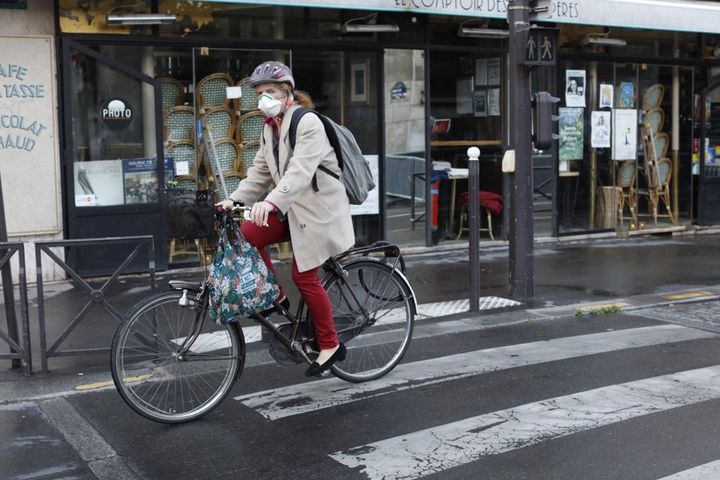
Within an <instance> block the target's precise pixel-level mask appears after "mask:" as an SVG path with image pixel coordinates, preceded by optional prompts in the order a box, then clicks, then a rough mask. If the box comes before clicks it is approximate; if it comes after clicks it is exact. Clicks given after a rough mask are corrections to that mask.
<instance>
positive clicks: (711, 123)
mask: <svg viewBox="0 0 720 480" xmlns="http://www.w3.org/2000/svg"><path fill="white" fill-rule="evenodd" d="M700 121H701V126H700V137H701V138H700V152H699V154H700V168H699V174H700V175H699V177H700V178H699V189H698V223H699V224H701V225H716V224H720V208H718V205H720V83H715V84H713V85H711V86H709V87H708V88H706V89H705V90H704V91H703V93H702V98H701V104H700ZM694 173H695V172H694Z"/></svg>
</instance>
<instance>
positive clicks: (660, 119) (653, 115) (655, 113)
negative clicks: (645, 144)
mask: <svg viewBox="0 0 720 480" xmlns="http://www.w3.org/2000/svg"><path fill="white" fill-rule="evenodd" d="M642 126H643V128H644V129H645V130H646V131H647V132H648V133H649V134H650V135H655V134H656V133H660V132H662V131H663V127H664V126H665V111H664V110H663V109H662V108H651V109H650V110H648V111H647V112H645V115H643V122H642Z"/></svg>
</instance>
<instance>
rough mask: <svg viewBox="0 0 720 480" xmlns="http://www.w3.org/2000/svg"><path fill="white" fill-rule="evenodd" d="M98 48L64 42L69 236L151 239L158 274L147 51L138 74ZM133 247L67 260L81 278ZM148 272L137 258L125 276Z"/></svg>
mask: <svg viewBox="0 0 720 480" xmlns="http://www.w3.org/2000/svg"><path fill="white" fill-rule="evenodd" d="M100 48H101V47H97V48H89V47H87V46H83V45H80V44H78V43H76V42H73V41H70V40H67V41H65V42H64V44H63V55H64V65H65V73H64V75H65V81H64V88H65V90H64V97H65V99H66V104H65V125H66V126H67V127H66V131H65V146H66V148H65V156H64V164H65V176H66V189H65V191H66V195H65V201H66V211H67V212H68V228H67V237H68V238H98V237H119V236H132V235H153V236H154V237H155V239H156V243H155V254H156V266H157V268H164V267H165V266H166V264H167V262H166V260H165V258H166V247H165V242H164V238H165V229H164V221H163V216H162V210H161V207H160V191H161V186H162V183H163V178H164V175H165V167H164V162H163V152H162V139H161V137H160V135H159V132H160V131H161V127H160V96H159V92H158V91H156V81H155V80H154V79H153V78H152V75H153V70H154V67H153V57H152V50H151V49H144V50H143V52H144V54H146V58H141V61H140V63H141V68H142V70H139V69H136V68H133V67H130V66H128V65H126V64H123V63H120V62H118V61H117V60H116V59H114V58H113V57H112V56H110V55H106V54H104V53H101V51H100ZM132 248H134V246H133V245H120V246H112V247H94V248H85V249H83V251H82V254H81V255H77V256H76V257H72V256H71V258H70V262H71V265H73V266H74V268H76V269H77V271H79V272H80V273H82V274H86V275H105V274H108V273H111V272H112V271H113V270H114V269H115V268H116V267H117V266H118V265H119V264H120V263H121V262H122V261H123V260H124V259H125V258H126V256H127V254H128V253H129V252H130V250H131V249H132ZM70 253H71V255H72V254H73V252H70ZM143 264H144V266H143ZM146 268H147V260H146V259H143V260H140V259H138V260H137V265H136V266H131V267H130V270H133V269H138V270H141V269H146Z"/></svg>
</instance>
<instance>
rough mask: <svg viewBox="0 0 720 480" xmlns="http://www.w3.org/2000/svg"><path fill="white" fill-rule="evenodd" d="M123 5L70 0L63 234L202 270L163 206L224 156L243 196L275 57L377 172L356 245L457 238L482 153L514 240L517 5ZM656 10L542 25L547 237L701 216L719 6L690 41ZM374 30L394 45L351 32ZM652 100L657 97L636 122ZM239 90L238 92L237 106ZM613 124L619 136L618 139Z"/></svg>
mask: <svg viewBox="0 0 720 480" xmlns="http://www.w3.org/2000/svg"><path fill="white" fill-rule="evenodd" d="M115 3H116V2H111V1H107V2H93V3H92V4H88V3H87V2H77V1H75V0H61V1H60V2H59V9H58V12H57V14H58V19H59V31H60V32H61V34H60V46H61V48H60V51H61V58H62V62H61V64H62V68H61V72H60V73H61V80H60V85H61V88H62V92H63V95H62V99H63V102H62V108H61V111H62V115H63V116H62V123H63V124H64V135H63V136H62V144H63V145H62V151H63V152H64V155H63V158H62V161H61V166H62V172H63V175H64V188H63V212H64V217H65V230H66V231H65V236H66V237H67V238H87V237H94V236H115V235H132V234H140V233H143V234H147V233H153V234H154V235H155V236H156V238H157V239H158V242H157V244H158V248H157V251H158V265H159V266H160V267H161V268H164V267H166V266H168V265H175V264H182V263H183V262H184V261H191V262H192V261H197V257H193V256H192V255H190V256H185V257H183V256H182V255H180V254H178V251H180V249H181V248H185V249H186V250H188V251H193V247H194V244H193V242H192V241H187V240H186V239H182V238H177V239H175V238H174V237H173V235H174V234H173V232H172V231H169V229H170V230H172V227H171V226H170V227H169V226H168V223H167V219H166V218H165V217H166V215H165V213H166V212H165V211H164V210H165V207H164V204H163V202H161V198H162V195H161V193H162V192H164V191H165V192H166V191H167V190H168V189H171V190H172V189H188V190H204V189H215V190H218V185H217V182H216V181H213V175H212V173H211V167H210V165H211V164H212V163H213V161H212V155H213V153H212V152H213V150H215V151H216V153H214V155H216V156H217V157H218V159H219V160H220V161H221V163H222V165H221V169H223V170H224V171H225V172H226V175H225V178H226V180H227V183H228V188H232V186H233V184H236V183H237V181H239V179H240V178H241V177H242V175H243V173H244V172H245V171H246V169H247V168H248V167H249V165H250V163H251V160H252V153H253V152H254V151H255V149H256V148H257V144H256V143H255V142H256V141H257V139H256V138H255V136H256V135H257V128H256V127H254V126H253V125H256V124H257V120H258V118H257V112H256V111H255V110H256V105H255V104H254V101H255V99H254V96H253V95H252V91H251V90H250V91H249V90H248V89H247V88H246V87H245V86H244V84H243V79H244V78H245V77H247V76H248V74H249V73H250V71H251V70H252V68H253V67H254V65H256V64H257V63H260V62H262V61H264V60H269V59H276V60H281V61H284V62H286V63H288V64H290V65H291V66H292V68H293V70H294V73H295V76H296V80H297V84H298V88H300V89H302V90H305V91H307V92H309V93H310V95H311V96H312V98H313V99H314V101H315V103H316V108H317V109H318V110H319V111H320V112H322V113H324V114H326V115H328V116H330V117H332V118H333V119H335V120H336V121H338V122H339V123H341V124H344V125H345V126H347V127H348V128H350V130H351V131H352V132H353V133H354V134H355V136H356V137H357V140H358V143H359V144H360V146H361V148H362V150H363V153H364V154H366V155H367V157H368V160H370V162H371V164H372V165H373V166H374V167H375V168H376V170H377V175H378V179H377V180H378V181H377V182H376V183H377V184H378V185H379V188H378V189H377V191H376V192H375V196H373V197H372V198H371V199H369V202H367V204H365V205H363V206H360V207H358V208H357V209H356V210H355V215H354V220H355V228H356V235H357V238H358V242H360V243H369V242H372V241H375V240H379V239H387V240H390V241H394V242H397V243H400V244H402V245H432V244H436V243H438V242H451V241H458V240H460V241H461V242H462V241H465V239H466V238H467V231H466V230H464V229H463V228H461V227H463V226H464V225H466V223H467V222H466V219H465V218H463V217H464V216H465V213H464V212H465V210H466V209H465V203H466V202H467V196H465V197H464V198H463V195H462V194H463V192H464V191H466V190H467V159H466V157H465V152H466V150H467V148H468V147H470V146H479V147H480V148H481V151H482V155H481V159H480V160H481V180H480V186H481V190H483V191H485V192H489V193H494V194H497V195H498V196H499V197H500V198H499V199H497V198H495V199H494V203H493V202H490V203H487V202H486V203H484V204H483V205H482V206H483V207H484V210H483V212H484V213H483V219H484V222H483V227H488V225H486V223H488V222H490V223H492V227H491V232H492V233H493V234H494V237H495V238H496V239H498V238H502V237H503V234H504V231H505V230H506V228H505V226H506V225H507V224H508V222H507V218H504V215H506V213H505V212H507V208H505V209H503V205H508V204H509V201H510V198H509V194H510V192H509V188H507V186H506V185H507V183H508V179H507V177H505V176H504V175H503V174H502V172H501V167H500V164H501V159H502V155H503V153H504V151H505V150H506V148H507V147H508V142H507V137H508V134H507V132H508V131H509V130H510V128H512V126H511V125H509V123H508V115H507V104H508V99H507V85H508V79H507V75H506V72H507V40H506V37H504V36H503V34H502V31H503V30H506V22H505V18H506V16H507V10H506V9H507V2H506V1H500V0H498V1H493V0H489V1H488V0H472V1H470V0H468V1H462V0H459V1H456V2H437V1H429V0H428V1H424V0H408V1H404V0H392V1H390V0H382V1H381V0H375V1H369V2H362V3H363V6H362V8H363V10H357V8H359V6H358V5H357V2H350V1H345V2H343V1H342V0H341V1H334V2H332V4H329V2H328V3H327V4H326V3H324V2H292V1H285V2H272V4H271V2H263V1H255V2H252V3H250V2H242V1H232V2H231V1H226V2H175V1H172V2H167V1H159V2H146V3H147V5H146V6H145V7H144V8H140V10H141V12H138V11H137V9H138V7H137V5H136V6H134V7H133V10H132V11H131V12H128V11H127V10H123V7H122V6H121V5H115ZM609 3H613V4H614V6H613V7H611V6H609V5H608V4H609ZM644 3H646V2H635V3H632V4H631V3H628V2H625V1H620V0H609V1H607V0H604V1H602V2H594V1H593V2H591V1H587V2H565V1H558V2H554V3H553V10H552V11H551V12H550V14H549V15H546V17H548V18H545V19H544V20H545V21H546V22H552V23H554V24H555V25H556V26H557V27H558V28H560V51H559V56H558V64H557V66H556V67H554V68H549V67H542V68H538V69H536V70H535V71H534V72H533V75H532V88H533V90H548V91H550V92H552V93H554V94H555V95H556V96H558V97H561V99H562V102H561V103H560V108H561V110H560V112H559V113H560V115H561V117H562V119H561V125H560V127H559V128H560V136H561V138H560V140H559V142H558V145H557V146H556V147H555V148H553V149H552V151H549V152H536V155H535V156H534V159H533V164H534V185H535V204H534V209H535V213H534V215H535V219H536V222H535V233H536V235H539V236H561V235H564V234H576V233H580V232H583V233H587V232H596V231H604V232H605V231H608V230H612V229H625V230H630V231H649V230H650V229H651V228H655V227H656V226H658V227H660V226H663V225H664V226H668V227H673V228H674V227H676V226H682V225H688V224H691V223H694V222H697V221H698V219H699V217H698V215H699V214H698V211H697V210H698V205H701V204H703V199H704V198H705V197H704V196H703V189H705V194H707V192H711V191H712V188H713V187H712V182H711V181H707V180H705V178H706V177H710V176H711V175H712V173H713V172H714V169H713V168H706V167H705V164H709V165H713V164H714V158H715V156H714V142H713V141H712V140H710V141H703V140H701V139H700V135H701V133H702V132H701V131H700V130H701V129H700V128H699V122H697V120H696V118H699V108H698V106H699V105H700V98H701V97H699V96H698V95H701V94H702V92H703V89H704V88H705V87H706V86H708V85H709V84H710V83H711V82H712V74H713V73H714V70H713V66H714V65H715V64H716V63H717V62H716V60H715V57H714V56H713V53H714V49H715V47H716V46H718V44H720V42H717V40H716V37H714V36H713V35H712V33H713V32H714V30H713V29H715V28H716V27H715V25H714V24H715V23H718V22H713V21H711V20H709V18H711V17H712V15H715V18H720V10H718V9H717V7H714V6H713V5H712V3H711V2H699V1H698V2H684V3H687V4H688V8H687V9H684V10H683V12H682V15H683V22H681V23H682V27H678V22H677V15H678V9H677V6H675V7H674V9H670V7H669V6H665V4H668V5H669V4H670V2H654V4H655V6H654V7H653V9H652V10H651V9H649V7H648V6H647V5H644ZM279 4H284V6H278V5H279ZM141 6H142V5H141ZM664 8H667V10H663V9H664ZM613 9H614V10H613ZM618 11H623V12H625V14H624V15H622V16H620V15H616V13H617V12H618ZM153 12H155V13H171V14H173V15H175V16H176V20H175V21H172V22H171V23H168V24H162V25H153V26H142V25H109V24H108V14H120V15H122V14H127V13H153ZM621 21H622V22H627V23H623V24H620V22H621ZM362 24H373V25H381V26H391V27H388V28H390V29H392V30H395V31H386V32H370V33H363V32H353V31H351V30H352V28H347V27H348V26H352V25H362ZM598 25H601V26H598ZM608 27H610V29H608ZM681 28H682V29H687V30H690V32H692V33H689V32H682V31H678V30H680V29H681ZM598 38H599V39H601V40H600V42H599V43H597V40H590V39H598ZM716 42H717V43H716ZM719 51H720V50H719ZM658 85H660V86H662V88H660V87H658ZM227 87H231V89H230V90H227ZM650 87H654V89H655V90H662V95H661V98H660V99H659V100H657V99H656V102H657V105H656V104H652V107H649V106H648V105H650V103H647V102H649V101H650V99H648V100H647V102H646V106H648V108H644V107H643V102H644V101H645V97H646V96H647V95H646V93H647V91H648V89H650ZM173 89H175V90H173ZM173 91H175V92H176V93H173ZM238 91H240V92H241V93H244V95H243V96H241V97H240V98H228V97H233V96H237V92H238ZM653 91H654V90H653ZM218 92H219V93H218ZM610 92H612V95H610V96H611V97H612V98H611V99H608V95H609V94H610ZM603 95H605V96H604V97H603ZM712 95H713V92H709V93H708V96H707V97H706V98H710V99H711V100H710V101H708V102H707V104H708V111H709V112H711V113H712V99H713V96H712ZM705 104H706V103H703V105H705ZM651 108H652V109H655V110H653V114H655V115H659V112H658V110H661V111H662V114H661V116H662V117H663V124H662V129H660V126H659V125H658V124H653V126H654V128H655V130H653V131H649V130H646V129H644V124H643V122H644V119H645V118H646V117H645V113H647V112H648V111H649V110H650V109H651ZM631 112H635V117H634V120H633V119H632V118H631V116H630V115H631ZM606 122H608V123H609V126H610V128H607V129H605V127H604V125H605V124H606ZM623 122H624V123H623ZM601 123H602V124H601ZM621 124H622V125H623V128H624V129H625V130H624V131H623V135H622V138H620V136H619V135H618V134H617V132H618V131H617V130H616V129H614V128H613V126H614V125H621ZM627 128H630V131H629V132H627V131H626V130H627ZM208 130H210V135H211V136H210V135H208V134H207V133H206V132H207V131H208ZM707 132H709V133H708V135H712V132H713V130H712V128H710V129H707ZM626 133H627V134H628V135H629V138H628V144H627V145H626V144H625V142H624V138H625V134H626ZM662 134H667V139H665V137H664V136H662ZM658 136H659V137H658ZM633 137H634V142H633V141H632V139H633ZM656 137H657V138H660V140H657V139H656ZM621 140H622V141H621ZM718 140H720V139H718ZM657 141H665V142H666V144H667V148H666V149H665V148H664V147H662V146H659V145H656V142H657ZM701 144H702V145H706V148H705V149H700V148H699V145H701ZM710 145H713V148H712V149H710ZM701 150H704V152H703V151H701ZM695 151H696V152H697V153H695ZM707 152H710V154H711V155H703V153H707ZM651 154H652V155H651ZM651 157H652V158H651ZM655 157H657V158H655ZM665 159H668V162H666V161H665ZM667 170H669V172H670V174H669V175H667V174H666V171H667ZM660 177H663V178H660ZM653 179H654V180H653ZM653 182H654V183H653ZM666 186H667V188H666ZM175 191H179V190H175ZM706 203H707V202H706ZM666 206H669V209H668V208H667V207H666ZM703 208H704V209H705V207H703ZM707 208H710V209H711V210H712V209H713V208H717V207H714V206H713V204H712V203H710V204H709V205H708V206H707ZM719 210H720V209H719ZM655 211H657V220H656V217H655V215H654V212H655ZM703 211H705V210H703ZM485 213H488V214H487V215H485ZM663 215H664V216H663ZM705 218H707V219H710V218H712V217H710V216H706V217H705ZM482 238H483V239H484V238H487V237H486V235H484V234H483V235H482ZM108 256H112V254H108V252H104V251H98V252H96V254H95V255H88V256H87V257H86V260H85V261H86V262H87V265H85V266H82V265H80V268H81V269H85V270H86V271H92V270H93V268H94V267H97V270H98V272H99V271H101V270H102V268H103V267H102V263H103V262H102V261H103V258H108Z"/></svg>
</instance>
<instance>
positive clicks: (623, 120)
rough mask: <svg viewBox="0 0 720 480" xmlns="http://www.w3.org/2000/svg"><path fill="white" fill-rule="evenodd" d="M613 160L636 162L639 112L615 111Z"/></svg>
mask: <svg viewBox="0 0 720 480" xmlns="http://www.w3.org/2000/svg"><path fill="white" fill-rule="evenodd" d="M612 123H613V130H612V159H613V160H635V159H636V158H637V157H636V155H637V126H638V122H637V112H636V111H635V110H634V109H615V110H613V122H612Z"/></svg>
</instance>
